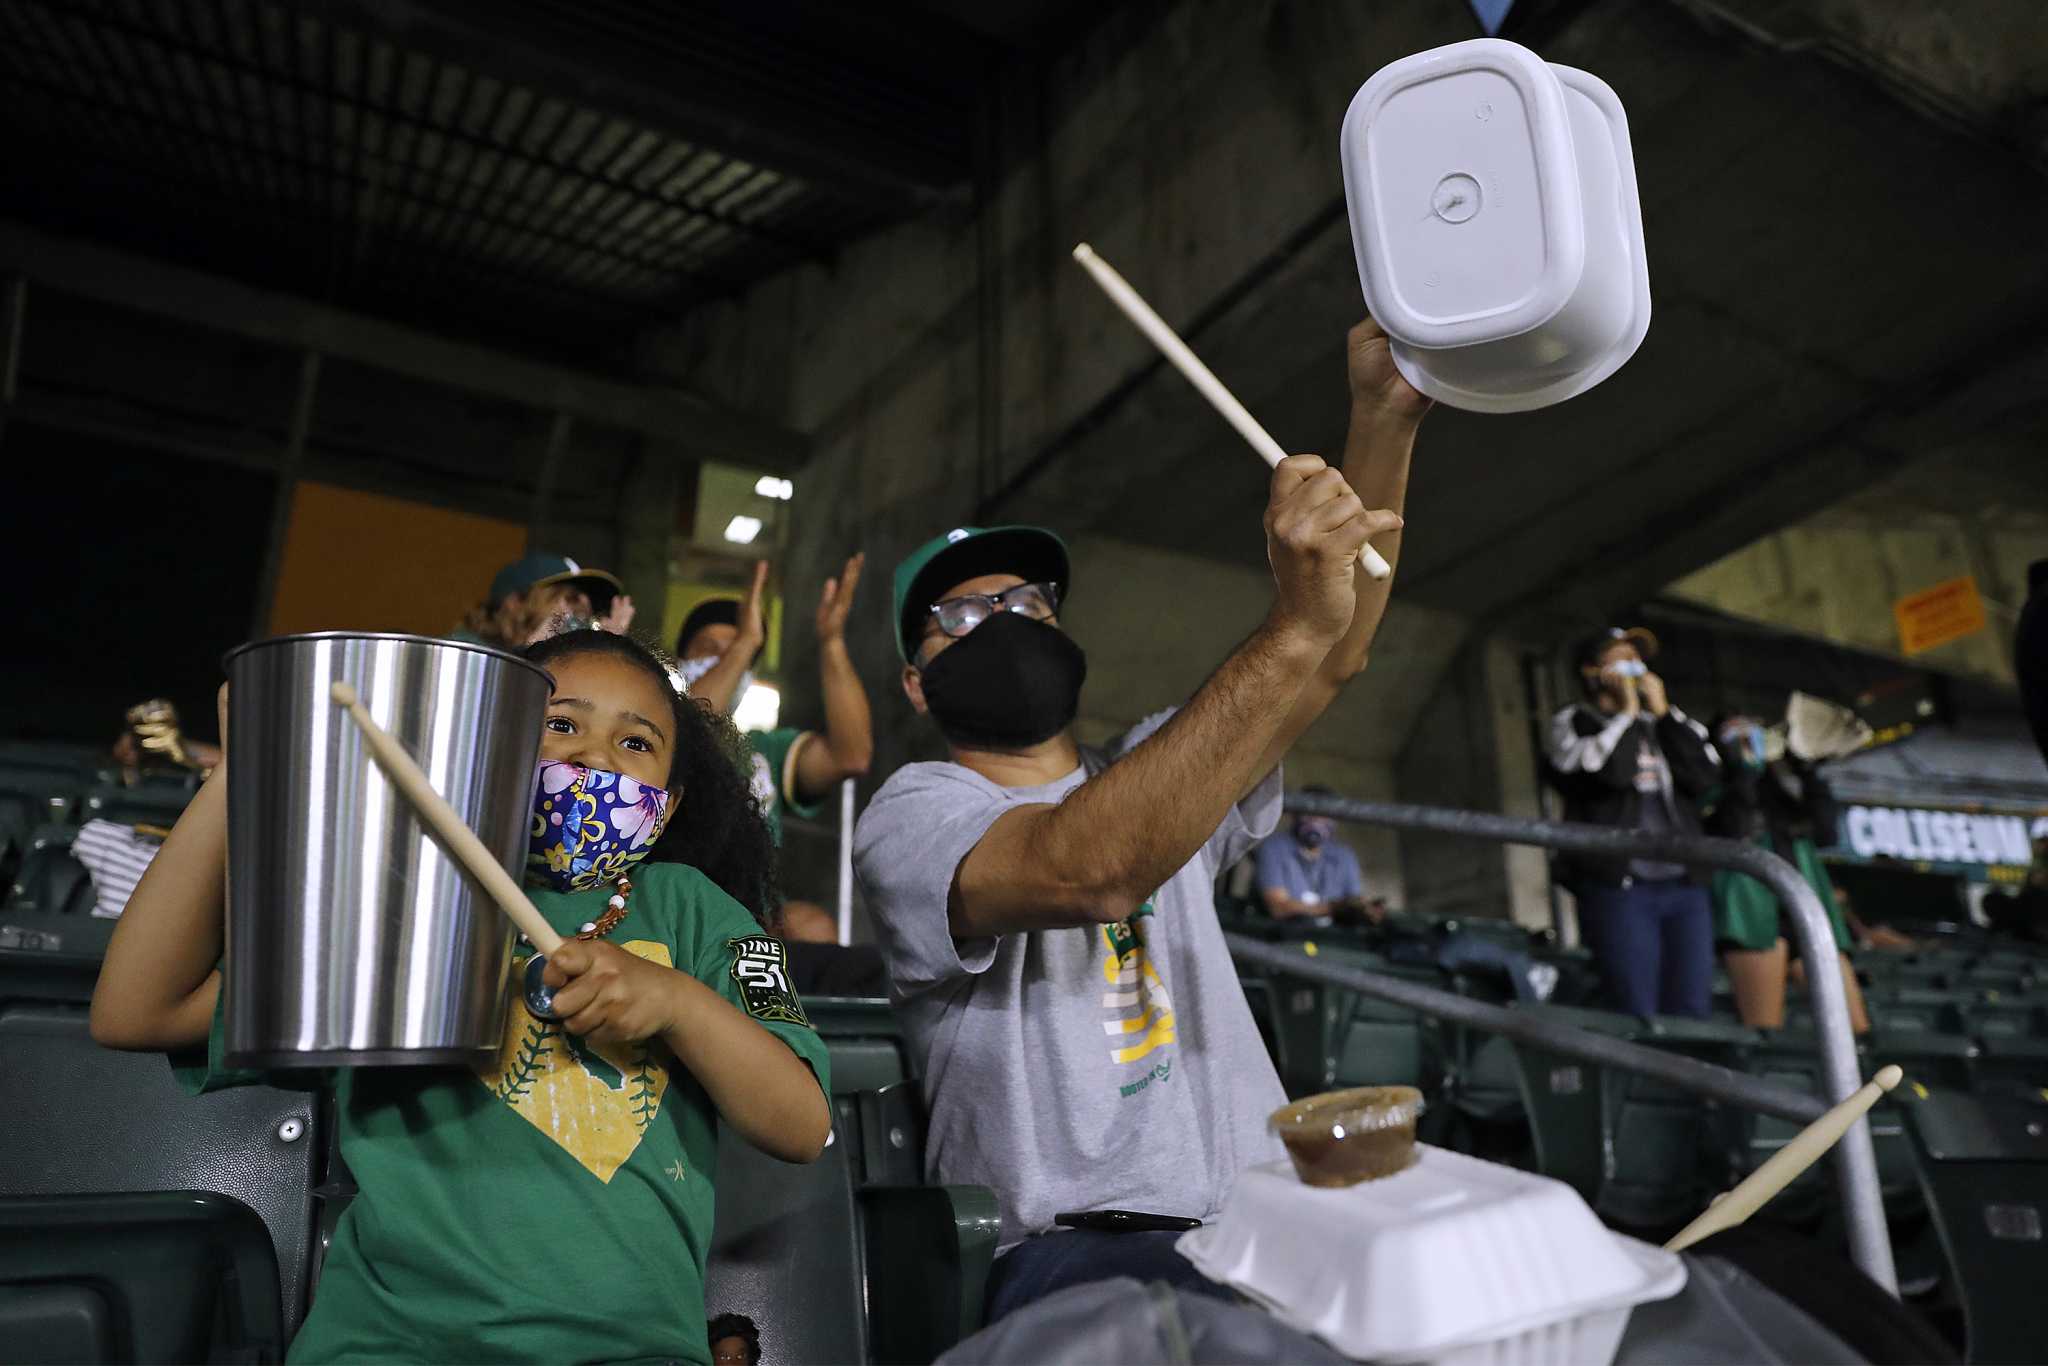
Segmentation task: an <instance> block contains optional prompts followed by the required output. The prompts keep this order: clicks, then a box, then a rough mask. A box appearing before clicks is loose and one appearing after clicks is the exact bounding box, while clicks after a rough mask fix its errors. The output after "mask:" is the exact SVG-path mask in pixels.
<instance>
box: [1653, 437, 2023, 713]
mask: <svg viewBox="0 0 2048 1366" xmlns="http://www.w3.org/2000/svg"><path fill="white" fill-rule="evenodd" d="M2041 449H2042V448H2040V447H2036V448H2034V449H2032V450H2019V449H2011V448H2007V447H2003V446H2000V447H1991V448H1972V449H1964V450H1958V451H1950V452H1943V453H1941V454H1939V455H1936V456H1933V457H1931V458H1929V459H1927V460H1924V461H1922V462H1920V463H1918V464H1916V465H1914V466H1913V467H1911V468H1909V469H1907V470H1904V471H1902V472H1901V473H1899V474H1898V475H1897V476H1895V477H1893V478H1890V479H1887V480H1884V481H1882V482H1881V483H1879V484H1877V485H1875V486H1873V487H1870V488H1867V489H1860V490H1856V491H1854V492H1852V493H1851V495H1850V496H1849V497H1847V498H1845V499H1844V500H1843V501H1842V502H1840V503H1838V504H1836V505H1835V506H1834V507H1831V508H1829V509H1828V510H1827V511H1825V512H1822V513H1819V514H1817V515H1815V516H1813V517H1809V518H1807V519H1805V520H1803V521H1801V522H1798V523H1796V524H1795V525H1793V526H1789V527H1786V528H1785V529H1784V530H1782V531H1779V532H1776V533H1774V534H1772V535H1769V536H1766V537H1764V538H1762V539H1761V540H1758V541H1756V542H1755V543H1753V544H1751V545H1749V546H1746V547H1744V548H1743V549H1742V550H1739V551H1737V552H1736V553H1735V554H1733V555H1730V556H1727V557H1726V558H1724V559H1721V560H1718V561H1716V562H1715V563H1713V564H1711V565H1708V566H1707V567H1705V568H1704V569H1701V570H1699V571H1697V572H1696V573H1693V574H1689V575H1687V576H1686V577H1684V578H1682V579H1680V580H1678V581H1677V582H1676V583H1674V584H1673V585H1672V586H1671V588H1670V590H1669V592H1670V594H1671V595H1672V596H1673V597H1677V598H1680V599H1682V600H1685V601H1691V602H1697V603H1701V604H1704V605H1706V606H1709V607H1714V608H1717V609H1718V610H1720V611H1724V612H1727V613H1729V614H1731V615H1733V616H1738V617H1742V618H1745V619H1747V620H1751V621H1760V622H1764V623H1766V624H1769V625H1772V626H1779V627H1783V628H1785V629H1788V630H1793V631H1798V632H1800V633H1802V634H1806V635H1811V636H1816V637H1818V638H1820V639H1823V640H1828V641H1832V642H1834V643H1836V644H1838V645H1846V646H1850V647H1853V648H1855V649H1860V650H1869V651H1872V652H1874V653H1878V654H1885V655H1891V656H1893V657H1895V658H1901V659H1903V658H1906V656H1905V655H1904V654H1903V652H1902V650H1901V642H1900V638H1899V631H1898V625H1897V622H1896V620H1895V618H1894V616H1893V612H1892V607H1893V604H1894V603H1895V602H1897V601H1898V599H1900V598H1902V597H1904V596H1906V595H1908V594H1911V593H1916V592H1919V591H1920V590H1922V589H1925V588H1929V587H1932V586H1933V585H1934V584H1937V583H1940V582H1942V581H1944V580H1947V579H1952V578H1956V577H1959V576H1961V575H1965V574H1967V575H1970V576H1972V577H1974V578H1975V579H1976V581H1977V587H1978V591H1979V593H1980V594H1981V595H1982V596H1983V598H1984V600H1985V608H1986V613H1985V615H1986V618H1987V620H1986V625H1985V629H1983V630H1982V631H1979V632H1977V633H1976V634H1974V635H1970V636H1965V637H1963V638H1962V639H1959V640H1956V641H1954V642H1953V643H1951V644H1947V645H1942V646H1938V647H1936V648H1935V649H1933V650H1929V651H1925V652H1923V653H1921V654H1918V655H1915V656H1912V662H1913V663H1914V664H1916V665H1918V666H1920V667H1923V668H1930V669H1935V670H1938V671H1942V672H1947V673H1953V674H1960V675H1964V676H1966V677H1971V678H1976V679H1980V680H1983V681H1986V682H1990V683H1996V684H2001V685H2003V686H2005V687H2007V688H2010V687H2012V686H2014V679H2013V670H2012V631H2013V626H2014V624H2015V621H2016V618H2017V615H2018V609H2019V606H2020V604H2021V603H2022V602H2024V601H2025V599H2026V585H2027V566H2028V565H2029V564H2030V563H2032V562H2033V561H2035V560H2038V559H2043V558H2048V458H2044V456H2043V455H2042V454H2041Z"/></svg>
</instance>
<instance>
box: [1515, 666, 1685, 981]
mask: <svg viewBox="0 0 2048 1366" xmlns="http://www.w3.org/2000/svg"><path fill="white" fill-rule="evenodd" d="M1656 656H1657V637H1656V636H1654V635H1652V634H1651V633H1650V632H1649V631H1648V630H1646V629H1645V628H1643V627H1641V626H1633V627H1628V628H1622V627H1619V626H1616V627H1610V628H1609V629H1607V630H1604V631H1601V632H1600V633H1599V634H1597V635H1594V636H1590V637H1588V638H1587V639H1586V640H1584V641H1583V642H1581V643H1580V645H1579V647H1578V649H1577V651H1576V652H1575V654H1574V661H1575V663H1576V664H1577V666H1578V672H1579V683H1580V686H1581V688H1582V689H1583V690H1584V696H1583V697H1582V698H1581V700H1579V701H1577V702H1574V703H1573V704H1572V705H1571V706H1569V707H1566V708H1564V709H1563V710H1561V711H1559V712H1558V713H1557V715H1555V716H1553V717H1552V718H1551V719H1550V732H1549V735H1548V737H1547V742H1546V744H1545V755H1544V757H1545V759H1546V761H1547V762H1546V764H1545V773H1544V776H1545V777H1546V778H1547V779H1548V780H1549V782H1550V784H1551V785H1552V786H1553V787H1555V788H1556V789H1557V791H1558V792H1559V794H1560V795H1562V796H1563V797H1564V806H1565V819H1566V820H1572V821H1584V822H1587V823H1589V824H1593V825H1611V826H1618V827H1620V828H1622V829H1626V830H1640V831H1642V832H1643V833H1644V834H1646V835H1658V834H1687V835H1697V834H1699V833H1700V818H1699V807H1698V803H1699V801H1700V799H1701V798H1702V797H1703V796H1705V795H1706V793H1707V792H1708V791H1709V790H1711V789H1712V788H1714V787H1715V786H1716V785H1717V784H1719V782H1720V781H1721V756H1720V755H1719V754H1718V753H1716V752H1715V749H1714V744H1713V741H1712V740H1710V739H1709V738H1708V737H1707V728H1706V727H1705V726H1703V725H1701V724H1700V723H1699V722H1697V721H1695V720H1693V719H1692V718H1691V717H1689V716H1687V715H1686V714H1685V713H1684V712H1682V711H1680V710H1679V709H1678V708H1677V707H1676V706H1674V705H1672V702H1671V699H1670V698H1669V697H1668V696H1667V695H1666V694H1665V691H1664V680H1663V679H1661V678H1659V677H1658V676H1657V675H1656V674H1654V673H1652V672H1650V665H1649V661H1650V660H1652V659H1654V658H1656ZM1557 867H1558V879H1559V881H1561V882H1563V883H1564V885H1565V887H1566V889H1567V890H1569V891H1570V892H1571V894H1572V896H1573V898H1574V899H1575V900H1576V901H1577V902H1578V910H1579V937H1580V939H1581V940H1583V941H1584V942H1585V945H1586V947H1587V948H1589V949H1591V950H1592V952H1593V957H1594V960H1595V961H1596V962H1597V963H1598V964H1599V965H1600V975H1601V977H1602V978H1603V979H1604V981H1605V983H1606V987H1607V993H1608V995H1609V997H1610V998H1611V999H1612V1001H1613V1003H1614V1004H1615V1005H1616V1006H1617V1007H1619V1008H1620V1009H1622V1010H1625V1011H1627V1012H1628V1013H1629V1014H1631V1015H1644V1016H1647V1015H1691V1016H1695V1017H1698V1018H1701V1019H1704V1018H1706V1016H1707V1014H1708V1013H1709V1011H1710V1010H1711V1008H1712V1005H1713V986H1714V908H1713V905H1712V903H1711V902H1710V901H1709V900H1708V897H1707V889H1706V887H1705V885H1704V884H1703V883H1702V882H1701V881H1700V880H1699V879H1698V878H1696V877H1694V876H1693V875H1691V874H1689V873H1688V872H1687V871H1686V868H1685V865H1684V864H1680V863H1667V862H1665V861H1663V860H1661V859H1656V858H1647V857H1626V856H1624V857H1620V858H1611V857H1596V856H1593V855H1585V854H1567V855H1562V856H1560V857H1559V859H1558V862H1557Z"/></svg>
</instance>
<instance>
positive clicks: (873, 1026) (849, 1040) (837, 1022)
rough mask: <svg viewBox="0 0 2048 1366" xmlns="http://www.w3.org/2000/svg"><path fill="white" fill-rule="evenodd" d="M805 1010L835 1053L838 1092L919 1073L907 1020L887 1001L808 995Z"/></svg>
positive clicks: (870, 1088)
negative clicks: (905, 1027)
mask: <svg viewBox="0 0 2048 1366" xmlns="http://www.w3.org/2000/svg"><path fill="white" fill-rule="evenodd" d="M804 1013H805V1014H806V1015H808V1016H809V1017H810V1021H811V1025H812V1027H813V1028H814V1029H816V1030H817V1031H818V1037H819V1038H821V1039H823V1040H824V1041H825V1047H826V1050H827V1052H828V1053H829V1054H830V1055H831V1062H832V1091H833V1094H835V1095H849V1094H852V1093H853V1092H856V1091H877V1090H880V1089H881V1088H883V1087H885V1086H891V1085H894V1084H895V1083H897V1082H900V1081H905V1080H908V1079H909V1078H912V1077H915V1076H916V1075H917V1068H916V1066H915V1065H914V1063H913V1062H912V1060H911V1057H910V1049H909V1046H908V1044H907V1043H906V1042H905V1040H904V1037H903V1026H902V1024H901V1022H900V1021H898V1020H897V1018H896V1012H895V1011H894V1010H892V1009H890V1007H889V1003H888V1002H887V1001H885V1000H880V999H870V998H867V997H848V996H806V997H805V998H804Z"/></svg>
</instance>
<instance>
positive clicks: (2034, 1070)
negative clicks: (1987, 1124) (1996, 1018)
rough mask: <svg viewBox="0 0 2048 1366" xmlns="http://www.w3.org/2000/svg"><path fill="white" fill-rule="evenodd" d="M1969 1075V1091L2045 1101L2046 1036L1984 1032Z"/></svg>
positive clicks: (2047, 1091) (2047, 1075)
mask: <svg viewBox="0 0 2048 1366" xmlns="http://www.w3.org/2000/svg"><path fill="white" fill-rule="evenodd" d="M1970 1077H1971V1086H1970V1089H1971V1090H1972V1091H1976V1092H1979V1093H1985V1094H1989V1093H1997V1094H2003V1095H2008V1096H2021V1097H2024V1098H2026V1099H2029V1100H2034V1101H2048V1035H2035V1036H2031V1037H2027V1038H2021V1037H2018V1036H2015V1035H2009V1034H1989V1035H1986V1036H1985V1037H1984V1039H1983V1050H1982V1052H1980V1053H1979V1054H1978V1055H1977V1056H1976V1057H1975V1058H1973V1059H1971V1062H1970Z"/></svg>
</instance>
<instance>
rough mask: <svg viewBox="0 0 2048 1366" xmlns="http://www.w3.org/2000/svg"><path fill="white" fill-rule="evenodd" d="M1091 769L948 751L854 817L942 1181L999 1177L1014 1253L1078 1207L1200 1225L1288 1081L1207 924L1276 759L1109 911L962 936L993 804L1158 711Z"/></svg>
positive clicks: (1053, 794)
mask: <svg viewBox="0 0 2048 1366" xmlns="http://www.w3.org/2000/svg"><path fill="white" fill-rule="evenodd" d="M1169 715H1171V713H1168V712H1162V713H1160V714H1159V715H1157V716H1153V717H1149V718H1147V719H1146V720H1145V721H1144V722H1142V723H1140V724H1139V725H1138V726H1137V727H1135V728H1134V729H1132V730H1131V731H1129V732H1128V733H1127V734H1125V735H1124V736H1122V737H1121V738H1119V739H1118V740H1116V741H1113V742H1111V744H1110V745H1109V746H1108V747H1107V749H1106V750H1094V749H1086V748H1084V749H1083V750H1082V752H1081V754H1082V767H1081V768H1078V769H1076V770H1074V771H1073V772H1072V773H1069V774H1068V775H1067V776H1065V777H1063V778H1061V779H1059V780H1058V781H1056V782H1050V783H1046V784H1043V785H1042V786H1038V787H1013V788H1005V787H1001V786H998V785H997V784H996V783H993V782H991V781H989V780H988V779H987V778H984V777H982V776H981V775H980V774H978V773H975V772H974V771H972V770H971V769H967V768H963V767H961V766H960V765H958V764H951V763H930V764H911V765H909V766H908V767H906V768H902V769H899V770H898V771H897V772H896V773H895V774H893V775H892V776H891V777H890V779H889V781H888V782H886V783H884V784H882V789H881V791H879V792H877V793H876V794H875V798H874V800H873V801H872V802H870V803H869V804H868V808H867V811H866V812H865V813H864V814H863V815H862V816H861V819H860V826H859V828H858V829H856V830H855V831H854V837H853V847H854V866H855V869H856V871H857V873H858V875H859V877H860V883H861V892H862V894H863V895H864V896H865V897H866V899H867V904H868V907H869V909H870V910H871V911H872V912H873V914H874V917H875V923H876V926H877V927H878V930H879V933H880V938H881V945H882V952H883V953H884V955H885V956H886V957H887V958H888V961H889V975H890V978H891V981H892V982H893V984H894V985H893V988H892V989H893V993H894V1000H895V1004H896V1010H897V1013H898V1015H900V1016H901V1017H902V1020H903V1025H904V1029H905V1031H906V1033H907V1034H908V1036H909V1039H910V1044H911V1047H912V1048H913V1049H915V1050H917V1052H918V1053H920V1054H921V1055H922V1058H923V1063H924V1086H925V1095H926V1099H927V1102H928V1105H929V1109H930V1111H931V1129H930V1138H929V1141H928V1145H927V1148H926V1152H925V1165H926V1168H927V1171H928V1175H929V1176H930V1178H931V1179H932V1180H934V1181H938V1182H949V1183H951V1182H964V1183H974V1184H978V1185H985V1186H989V1187H992V1188H993V1189H994V1190H995V1191H996V1193H997V1195H998V1197H999V1198H1000V1200H1001V1203H1002V1214H1003V1234H1002V1241H1003V1245H1004V1246H1005V1247H1007V1246H1009V1245H1010V1244H1012V1243H1016V1242H1018V1241H1021V1240H1022V1239H1024V1238H1026V1237H1028V1236H1030V1235H1031V1234H1034V1233H1040V1232H1043V1231H1045V1230H1047V1229H1049V1228H1051V1227H1052V1226H1053V1223H1052V1218H1053V1215H1055V1214H1058V1213H1061V1212H1063V1211H1066V1210H1088V1209H1135V1210H1143V1211H1146V1212H1148V1213H1154V1214H1179V1215H1188V1216H1191V1217H1193V1218H1197V1219H1206V1218H1209V1217H1210V1216H1212V1215H1214V1214H1215V1213H1216V1212H1217V1211H1218V1210H1219V1209H1220V1208H1221V1207H1222V1204H1223V1198H1224V1196H1225V1195H1226V1194H1227V1193H1228V1192H1229V1190H1230V1186H1231V1183H1232V1182H1233V1181H1234V1180H1235V1179H1236V1177H1237V1174H1238V1173H1239V1172H1241V1171H1243V1170H1244V1169H1245V1168H1246V1167H1249V1166H1253V1165H1255V1164H1257V1163H1261V1162H1270V1161H1275V1160H1277V1159H1278V1158H1279V1157H1281V1156H1282V1150H1281V1148H1280V1146H1279V1143H1278V1141H1277V1140H1275V1139H1274V1138H1273V1137H1272V1136H1271V1135H1270V1134H1268V1133H1267V1131H1266V1117H1267V1116H1268V1115H1269V1114H1271V1113H1272V1111H1273V1110H1274V1109H1275V1108H1276V1107H1278V1106H1279V1105H1281V1104H1283V1103H1284V1102H1285V1100H1286V1096H1285V1094H1284V1093H1283V1092H1282V1090H1281V1088H1280V1079H1279V1077H1278V1076H1276V1075H1275V1074H1274V1071H1273V1064H1272V1061H1271V1060H1270V1059H1269V1058H1268V1057H1267V1054H1266V1048H1265V1045H1264V1043H1263V1042H1262V1041H1261V1040H1260V1038H1259V1031H1258V1026H1257V1025H1256V1024H1254V1023H1253V1021H1252V1016H1251V1010H1250V1008H1249V1007H1248V1006H1247V1005H1246V1004H1245V998H1244V990H1243V988H1242V987H1240V986H1239V985H1238V980H1237V968H1236V965H1235V964H1233V963H1232V962H1231V958H1230V951H1229V949H1228V947H1227V946H1226V945H1225V944H1224V942H1223V931H1222V929H1221V928H1220V927H1219V926H1218V925H1217V923H1216V910H1215V893H1214V883H1215V879H1216V874H1217V871H1218V870H1219V869H1222V868H1227V867H1229V866H1230V865H1231V864H1233V863H1235V862H1236V861H1237V860H1238V859H1240V858H1242V857H1243V856H1244V855H1245V853H1246V851H1248V850H1249V849H1250V848H1251V847H1252V845H1253V844H1255V843H1256V842H1257V841H1259V840H1260V839H1262V838H1264V837H1265V836H1267V835H1269V834H1271V833H1272V831H1273V828H1274V826H1275V825H1277V824H1278V823H1279V820H1280V795H1281V788H1280V774H1279V772H1278V771H1277V770H1275V772H1274V773H1272V774H1271V775H1270V776H1269V777H1268V778H1267V779H1266V780H1265V781H1264V782H1262V783H1260V784H1259V786H1258V787H1257V788H1256V789H1255V790H1254V791H1253V792H1252V794H1251V795H1250V796H1249V797H1247V798H1245V800H1244V801H1243V802H1241V803H1240V804H1239V805H1238V806H1236V807H1234V808H1233V809H1232V810H1231V812H1230V814H1229V815H1228V816H1227V817H1225V818H1224V821H1223V824H1222V825H1221V826H1219V827H1218V828H1217V831H1216V833H1215V834H1214V835H1213V836H1211V837H1210V839H1209V842H1208V843H1207V844H1205V845H1204V846H1203V847H1202V849H1201V850H1200V852H1198V853H1197V854H1196V855H1195V857H1193V858H1192V859H1189V860H1188V862H1187V863H1186V864H1185V865H1184V866H1183V867H1182V868H1181V869H1180V871H1179V872H1177V873H1175V874H1174V875H1173V877H1172V878H1171V879H1170V880H1169V881H1168V882H1167V883H1166V884H1165V885H1164V886H1162V887H1161V888H1160V889H1159V890H1158V891H1157V892H1155V893H1153V895H1152V897H1151V899H1150V900H1149V901H1148V902H1147V903H1146V906H1145V908H1144V909H1141V910H1140V911H1139V912H1138V913H1137V914H1136V915H1134V916H1133V917H1131V919H1130V920H1128V921H1126V922H1124V923H1122V924H1118V925H1106V926H1105V925H1096V926H1085V927H1079V928H1074V929H1064V930H1040V931H1036V932H1034V933H1030V934H1012V935H1005V936H1002V937H1000V938H995V939H977V940H964V941H956V940H955V939H954V938H953V935H952V932H951V929H950V928H949V925H948V922H947V918H946V902H947V897H948V894H949V893H950V890H951V888H952V884H953V875H954V872H955V870H957V869H958V868H959V866H960V861H961V860H962V859H963V858H965V857H966V856H967V854H968V851H969V850H971V849H973V848H974V846H975V845H976V844H977V843H979V842H980V840H981V837H982V835H983V834H985V833H987V831H988V828H989V826H991V825H993V824H994V823H995V820H996V817H998V816H1000V815H1002V813H1003V812H1005V811H1007V810H1009V809H1010V808H1011V807H1013V806H1026V805H1033V804H1047V803H1056V802H1058V801H1060V800H1061V799H1062V798H1064V797H1065V796H1066V795H1067V794H1068V793H1070V792H1072V791H1073V790H1074V789H1075V788H1077V787H1079V786H1080V785H1081V783H1082V782H1083V781H1084V780H1085V779H1086V778H1087V777H1089V776H1092V775H1094V774H1096V773H1099V772H1101V771H1102V770H1103V769H1104V768H1105V767H1107V766H1108V765H1109V764H1110V763H1112V762H1114V761H1115V760H1116V759H1117V758H1118V757H1120V756H1121V755H1123V754H1125V753H1128V752H1129V751H1130V749H1132V748H1133V747H1135V746H1136V745H1137V744H1138V743H1140V742H1141V741H1143V740H1144V739H1145V738H1146V737H1147V736H1149V735H1151V734H1152V733H1153V732H1154V731H1156V730H1157V729H1158V728H1159V727H1160V726H1161V725H1163V724H1165V722H1166V719H1167V717H1168V716H1169Z"/></svg>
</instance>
